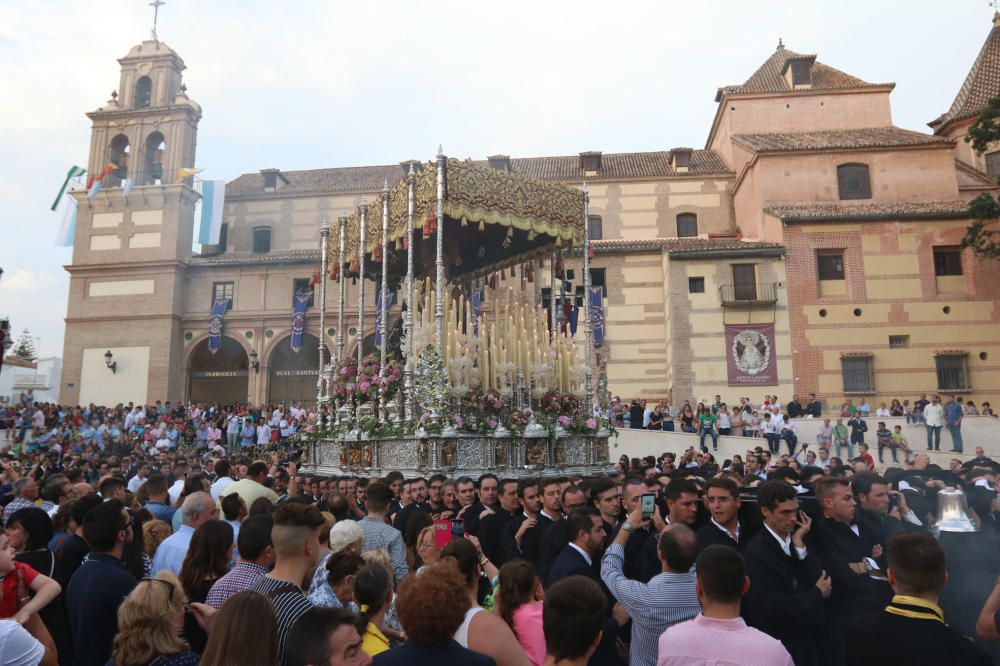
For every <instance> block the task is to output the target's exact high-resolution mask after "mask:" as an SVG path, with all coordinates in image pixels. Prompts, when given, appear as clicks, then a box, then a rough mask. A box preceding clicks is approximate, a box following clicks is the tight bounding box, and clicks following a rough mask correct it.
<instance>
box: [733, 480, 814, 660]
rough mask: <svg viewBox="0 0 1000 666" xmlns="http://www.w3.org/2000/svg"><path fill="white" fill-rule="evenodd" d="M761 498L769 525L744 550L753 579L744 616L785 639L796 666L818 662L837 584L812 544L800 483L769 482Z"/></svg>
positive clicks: (809, 519)
mask: <svg viewBox="0 0 1000 666" xmlns="http://www.w3.org/2000/svg"><path fill="white" fill-rule="evenodd" d="M757 501H758V502H759V503H760V510H761V512H762V513H763V514H764V526H763V528H762V529H761V530H760V531H759V532H758V533H757V534H756V535H755V536H754V537H753V538H752V539H751V540H750V543H748V544H747V546H746V550H745V551H744V556H745V557H746V561H747V575H748V576H749V577H750V581H751V582H750V591H749V593H748V594H747V596H746V597H745V599H744V601H745V603H744V604H743V610H742V612H743V617H744V619H745V620H746V623H747V624H748V625H750V626H751V627H754V628H756V629H759V630H761V631H763V632H765V633H767V634H770V635H771V636H772V637H774V638H777V639H778V640H779V641H781V643H782V645H784V646H785V649H786V650H788V653H789V654H791V655H792V658H793V659H794V660H795V664H796V666H813V665H814V664H818V663H819V655H820V649H819V645H818V643H819V640H821V639H822V637H823V631H824V629H823V625H824V622H825V612H824V603H825V599H827V598H828V597H829V596H830V592H831V589H832V585H831V582H830V577H829V576H828V575H827V574H826V572H825V571H822V570H821V567H820V564H819V561H818V559H817V558H816V556H815V555H814V554H812V553H811V552H809V550H808V549H807V548H806V544H805V537H806V535H807V534H808V533H809V529H810V528H811V527H812V519H811V518H809V516H807V515H806V514H805V513H802V512H801V511H800V510H799V501H798V497H797V494H796V492H795V488H793V487H792V486H791V485H789V484H788V483H786V482H784V481H777V480H775V481H768V482H767V483H765V484H763V485H762V486H761V487H760V490H759V492H758V494H757Z"/></svg>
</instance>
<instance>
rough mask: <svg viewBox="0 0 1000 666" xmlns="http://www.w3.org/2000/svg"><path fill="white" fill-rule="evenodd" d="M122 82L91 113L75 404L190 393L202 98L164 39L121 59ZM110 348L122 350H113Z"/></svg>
mask: <svg viewBox="0 0 1000 666" xmlns="http://www.w3.org/2000/svg"><path fill="white" fill-rule="evenodd" d="M118 62H119V64H120V65H121V73H120V77H119V84H118V90H116V91H115V92H112V94H111V99H109V100H108V101H107V102H106V103H105V105H104V106H102V107H101V108H99V109H97V110H96V111H92V112H90V113H88V114H87V116H88V117H89V118H90V120H91V123H92V130H91V140H90V155H89V158H88V160H87V173H88V177H90V176H93V175H100V174H101V173H102V172H104V171H107V172H108V173H107V175H106V176H105V177H104V179H103V181H102V183H101V185H102V186H101V188H100V190H99V191H98V192H97V194H96V195H95V196H93V197H88V196H87V192H86V191H84V190H78V191H75V192H73V193H71V196H73V197H75V198H76V200H77V202H78V210H77V222H76V234H75V238H74V242H73V260H72V264H70V265H69V266H67V267H66V270H67V271H68V272H69V273H70V293H69V304H68V308H67V317H66V340H65V343H64V345H65V346H64V352H63V364H64V365H63V387H62V389H63V391H64V392H63V394H62V395H64V396H66V401H67V402H68V403H69V404H77V403H79V404H87V403H90V402H93V403H95V404H104V405H114V404H117V403H119V402H124V403H127V402H129V401H134V402H140V401H146V400H148V401H150V402H152V401H155V400H179V399H180V398H181V395H182V390H183V386H182V377H181V371H180V367H181V365H182V363H181V361H180V354H181V350H182V347H183V340H182V331H181V326H180V317H181V309H182V302H181V301H182V298H181V296H179V295H180V294H182V293H183V285H184V281H185V280H186V279H187V278H186V275H187V268H188V264H189V261H190V258H191V251H192V250H191V248H192V240H193V226H194V206H195V204H196V203H197V201H198V199H199V195H198V193H197V192H195V191H194V189H192V185H193V182H192V179H191V178H190V177H187V178H182V177H181V174H179V170H180V169H182V168H188V167H193V166H194V164H195V146H196V143H197V132H198V121H199V120H200V119H201V107H200V106H199V105H198V104H197V103H196V102H194V101H193V100H191V99H190V98H189V97H188V96H187V90H186V87H185V86H184V83H183V80H182V76H181V74H182V72H183V71H184V69H185V67H184V61H183V60H181V58H180V56H179V55H177V53H175V52H174V51H173V50H172V49H171V48H170V47H169V46H167V45H166V44H165V43H163V42H161V41H159V40H158V39H155V38H154V39H152V40H147V41H144V42H142V43H141V44H139V45H137V46H135V47H133V48H132V49H131V50H130V51H129V52H128V55H126V56H125V57H124V58H121V59H120V60H119V61H118ZM109 352H110V354H109Z"/></svg>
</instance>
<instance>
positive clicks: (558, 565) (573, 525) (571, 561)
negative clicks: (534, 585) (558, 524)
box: [546, 508, 605, 585]
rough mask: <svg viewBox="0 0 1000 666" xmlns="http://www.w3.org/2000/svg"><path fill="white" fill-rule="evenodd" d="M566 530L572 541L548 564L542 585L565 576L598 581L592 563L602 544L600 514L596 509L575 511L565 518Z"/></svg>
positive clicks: (550, 583)
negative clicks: (585, 577)
mask: <svg viewBox="0 0 1000 666" xmlns="http://www.w3.org/2000/svg"><path fill="white" fill-rule="evenodd" d="M566 527H567V528H568V529H567V532H568V533H569V534H572V535H573V536H572V539H571V540H570V542H569V543H568V544H566V546H565V547H564V548H563V549H562V552H560V553H559V556H558V557H556V559H555V561H554V562H552V567H551V568H550V569H549V575H548V577H547V578H546V585H552V584H553V583H555V582H556V581H558V580H562V579H563V578H568V577H569V576H587V577H588V578H593V579H594V580H598V581H599V580H600V578H599V577H598V575H597V570H596V569H595V568H594V561H595V560H596V559H597V558H598V556H599V555H600V552H601V547H602V545H603V544H604V536H605V535H604V522H603V521H602V520H601V514H600V513H598V512H597V510H596V509H587V508H584V509H578V510H577V511H574V512H573V513H572V514H570V516H569V518H567V519H566Z"/></svg>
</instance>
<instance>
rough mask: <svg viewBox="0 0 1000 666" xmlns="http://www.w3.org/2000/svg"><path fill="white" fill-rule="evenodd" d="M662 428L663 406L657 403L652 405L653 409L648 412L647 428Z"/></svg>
mask: <svg viewBox="0 0 1000 666" xmlns="http://www.w3.org/2000/svg"><path fill="white" fill-rule="evenodd" d="M662 429H663V406H662V405H661V404H659V403H658V404H657V405H656V407H653V411H652V412H650V414H649V425H648V426H647V430H662Z"/></svg>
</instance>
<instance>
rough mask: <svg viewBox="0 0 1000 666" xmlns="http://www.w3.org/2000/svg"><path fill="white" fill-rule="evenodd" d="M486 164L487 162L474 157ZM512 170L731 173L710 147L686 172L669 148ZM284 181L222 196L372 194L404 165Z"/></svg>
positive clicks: (531, 160)
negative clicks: (587, 163) (591, 162)
mask: <svg viewBox="0 0 1000 666" xmlns="http://www.w3.org/2000/svg"><path fill="white" fill-rule="evenodd" d="M476 163H477V164H482V165H485V164H487V161H486V160H476ZM511 168H512V169H513V170H514V171H516V172H518V173H522V174H524V175H525V176H527V177H528V178H535V179H538V180H550V181H560V182H578V181H582V180H583V179H584V178H585V177H586V178H587V179H588V180H591V181H595V180H596V181H600V180H605V179H607V180H613V179H618V178H664V177H672V176H709V175H718V176H731V175H733V172H732V171H731V170H730V169H729V167H727V166H726V163H725V162H723V161H722V158H721V157H720V156H719V155H718V153H716V152H715V151H712V150H694V151H692V152H691V163H690V165H689V167H688V171H687V172H677V171H674V169H673V167H671V166H670V151H666V150H660V151H652V152H645V153H605V154H603V155H602V156H601V170H600V171H599V172H598V173H597V175H596V176H586V174H585V173H584V171H583V170H582V169H581V168H580V156H579V155H565V156H556V157H521V158H514V159H512V160H511ZM281 176H283V177H284V178H285V179H286V180H287V181H288V182H287V183H279V186H278V188H277V189H276V190H275V191H274V192H267V193H265V192H264V177H263V176H262V175H261V174H259V173H246V174H243V175H242V176H239V177H238V178H236V179H235V180H233V181H231V182H229V183H227V184H226V198H227V199H234V198H241V197H255V196H268V197H281V196H285V195H289V194H310V193H316V194H320V193H323V194H325V193H331V192H333V193H336V192H345V193H346V192H373V191H378V190H381V189H382V184H383V182H384V181H386V180H388V181H389V186H390V187H392V186H393V185H395V184H396V183H397V182H399V181H400V180H402V179H403V168H402V167H401V166H399V165H398V164H394V165H383V166H367V167H342V168H336V169H312V170H309V171H282V172H281Z"/></svg>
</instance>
